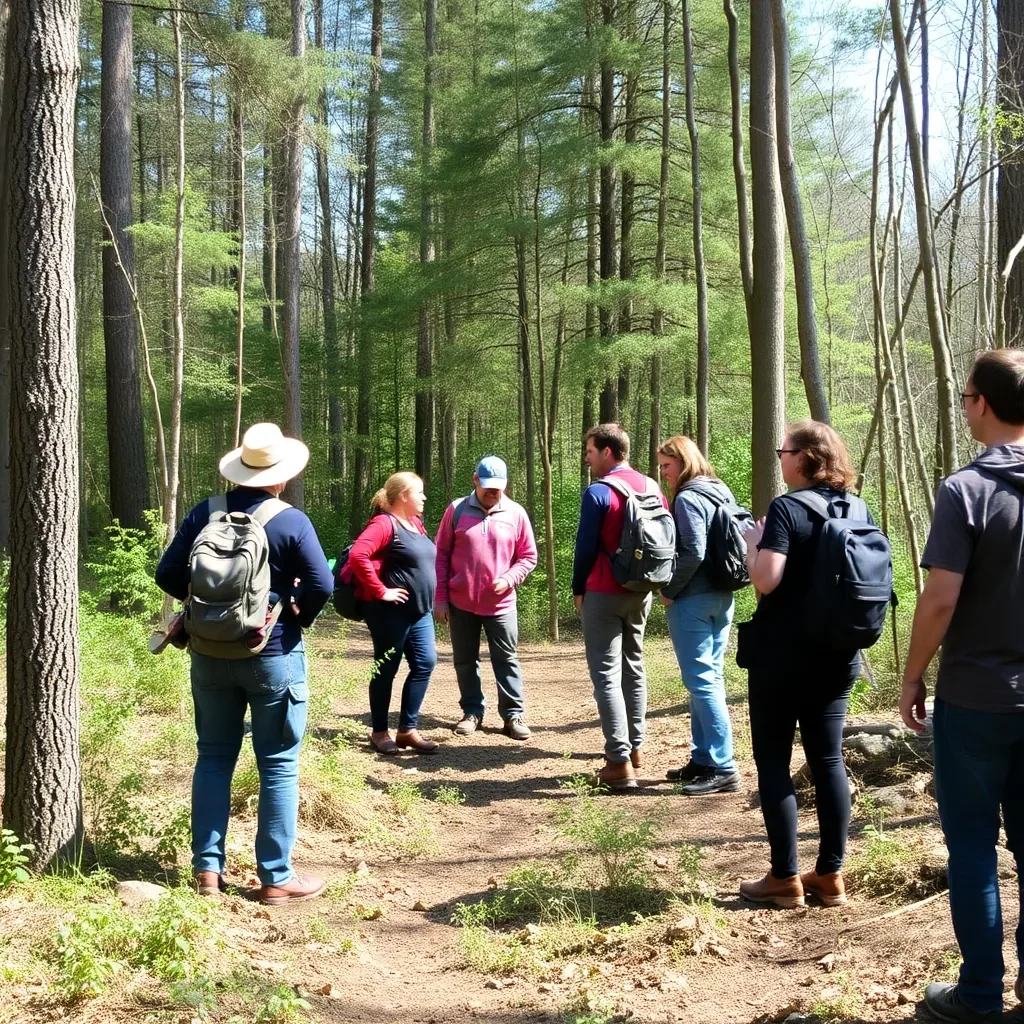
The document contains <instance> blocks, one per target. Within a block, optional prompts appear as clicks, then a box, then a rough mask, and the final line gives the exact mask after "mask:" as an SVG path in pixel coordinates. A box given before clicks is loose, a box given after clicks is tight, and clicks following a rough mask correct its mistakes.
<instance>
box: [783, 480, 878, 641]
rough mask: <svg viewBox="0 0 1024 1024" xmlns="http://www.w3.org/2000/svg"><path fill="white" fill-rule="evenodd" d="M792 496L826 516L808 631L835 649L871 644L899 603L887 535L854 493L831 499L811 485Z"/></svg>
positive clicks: (806, 612)
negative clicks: (893, 586)
mask: <svg viewBox="0 0 1024 1024" xmlns="http://www.w3.org/2000/svg"><path fill="white" fill-rule="evenodd" d="M789 496H790V497H791V498H793V499H794V500H796V501H798V502H800V504H801V505H803V506H804V508H807V509H809V510H810V511H811V512H814V513H815V514H816V515H818V516H820V517H821V518H822V519H823V520H824V523H823V525H822V528H821V535H820V536H819V537H818V546H817V548H816V550H815V554H814V569H813V577H812V584H811V590H810V593H808V595H807V597H806V600H805V605H804V630H805V632H806V633H807V635H808V636H809V637H810V638H811V639H813V640H814V641H815V643H817V644H819V645H821V644H823V645H824V646H825V647H830V648H833V649H835V650H840V651H852V650H863V649H865V648H867V647H871V646H872V645H873V644H874V643H876V642H877V641H878V639H879V637H880V636H881V635H882V630H883V629H884V628H885V616H886V613H887V612H888V610H889V606H890V604H891V605H892V606H893V607H895V605H896V594H895V592H894V591H893V589H892V549H891V548H890V547H889V540H888V538H887V537H886V536H885V534H884V533H882V531H881V530H880V529H879V528H878V527H877V526H875V525H874V523H872V522H870V521H869V519H868V508H867V505H865V504H864V501H863V500H862V499H861V498H858V497H857V496H856V495H854V494H843V495H841V496H840V497H836V498H826V497H825V496H824V495H822V494H819V493H817V492H816V491H813V490H811V489H809V488H806V489H803V490H798V491H791V492H790V495H789Z"/></svg>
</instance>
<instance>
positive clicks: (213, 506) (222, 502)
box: [209, 494, 228, 520]
mask: <svg viewBox="0 0 1024 1024" xmlns="http://www.w3.org/2000/svg"><path fill="white" fill-rule="evenodd" d="M227 510H228V496H227V495H226V494H215V495H213V497H212V498H210V501H209V513H210V520H212V519H213V517H214V516H215V515H216V514H217V513H218V512H227Z"/></svg>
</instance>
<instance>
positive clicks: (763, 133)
mask: <svg viewBox="0 0 1024 1024" xmlns="http://www.w3.org/2000/svg"><path fill="white" fill-rule="evenodd" d="M775 124H776V119H775V57H774V52H773V48H772V10H771V0H751V4H750V173H751V180H752V199H753V214H754V217H753V221H754V223H753V227H754V248H753V260H752V270H753V286H754V287H753V293H752V295H751V300H750V311H751V318H750V373H751V378H752V380H751V393H752V399H753V401H752V415H751V427H752V430H753V439H752V443H751V454H752V458H753V501H754V508H753V512H754V515H755V516H763V515H764V514H765V513H766V512H767V511H768V505H769V504H770V503H771V501H772V500H773V499H774V498H775V497H776V495H778V494H780V493H781V492H782V490H783V482H782V472H781V469H780V464H779V460H778V458H777V457H776V455H775V449H776V448H777V447H778V446H779V445H780V444H781V443H782V439H783V432H784V431H785V427H786V375H785V358H786V333H785V332H786V302H785V298H786V272H785V262H786V255H785V248H784V246H785V237H784V236H785V221H784V215H783V208H782V187H781V183H780V181H779V153H778V147H777V146H776V140H775Z"/></svg>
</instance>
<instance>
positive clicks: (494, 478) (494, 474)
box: [474, 455, 508, 491]
mask: <svg viewBox="0 0 1024 1024" xmlns="http://www.w3.org/2000/svg"><path fill="white" fill-rule="evenodd" d="M474 472H475V474H476V477H477V479H478V480H479V481H480V486H481V487H482V488H483V489H484V490H485V491H489V490H490V489H491V488H492V487H497V488H499V489H500V490H502V491H503V490H505V488H506V487H507V486H508V466H506V465H505V463H504V462H503V461H502V460H501V459H499V458H498V456H497V455H485V456H484V457H483V458H482V459H481V460H480V461H479V462H478V463H477V464H476V469H475V470H474Z"/></svg>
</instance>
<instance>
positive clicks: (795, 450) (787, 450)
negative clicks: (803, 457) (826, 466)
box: [775, 448, 803, 459]
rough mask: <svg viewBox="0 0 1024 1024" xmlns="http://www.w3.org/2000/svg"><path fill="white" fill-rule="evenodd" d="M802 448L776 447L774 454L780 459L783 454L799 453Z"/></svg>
mask: <svg viewBox="0 0 1024 1024" xmlns="http://www.w3.org/2000/svg"><path fill="white" fill-rule="evenodd" d="M802 451H803V448H776V449H775V454H776V455H778V457H779V458H780V459H781V458H782V456H783V455H799V454H800V453H801V452H802Z"/></svg>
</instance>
